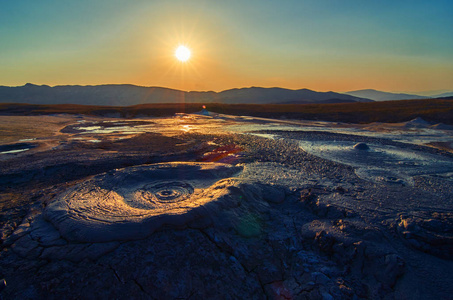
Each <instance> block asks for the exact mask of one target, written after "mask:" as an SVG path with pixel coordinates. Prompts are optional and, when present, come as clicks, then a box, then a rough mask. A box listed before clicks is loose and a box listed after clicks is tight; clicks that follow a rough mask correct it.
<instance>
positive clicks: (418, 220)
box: [398, 213, 453, 260]
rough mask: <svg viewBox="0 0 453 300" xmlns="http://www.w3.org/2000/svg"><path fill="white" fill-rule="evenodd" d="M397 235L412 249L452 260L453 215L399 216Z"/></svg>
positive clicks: (422, 214)
mask: <svg viewBox="0 0 453 300" xmlns="http://www.w3.org/2000/svg"><path fill="white" fill-rule="evenodd" d="M398 233H399V234H400V236H401V237H402V238H403V239H404V240H405V241H406V242H407V243H408V244H409V245H410V246H412V247H413V248H415V249H418V250H420V251H423V252H425V253H429V254H432V255H435V256H438V257H441V258H444V259H448V260H453V214H451V213H431V214H428V213H416V214H414V215H410V216H409V215H401V216H400V219H399V222H398Z"/></svg>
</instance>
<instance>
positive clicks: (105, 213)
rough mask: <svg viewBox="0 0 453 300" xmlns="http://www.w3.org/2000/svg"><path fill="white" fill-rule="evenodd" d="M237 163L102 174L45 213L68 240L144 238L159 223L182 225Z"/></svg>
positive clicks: (198, 211)
mask: <svg viewBox="0 0 453 300" xmlns="http://www.w3.org/2000/svg"><path fill="white" fill-rule="evenodd" d="M241 170H242V168H240V167H233V166H231V165H225V164H218V163H165V164H154V165H142V166H137V167H130V168H125V169H120V170H116V171H112V172H108V173H104V174H101V175H98V176H95V177H94V178H92V179H90V180H88V181H86V182H83V183H81V184H79V185H76V186H75V187H73V188H72V189H70V190H69V191H67V192H66V193H64V194H63V195H61V196H60V197H58V198H57V200H56V201H55V202H53V203H51V204H50V205H49V206H48V207H47V208H46V211H45V218H46V219H47V220H48V221H50V222H51V223H53V224H54V226H55V227H56V228H57V229H58V230H59V231H60V233H61V235H62V236H63V237H64V238H66V239H67V240H70V241H77V242H109V241H117V240H134V239H140V238H144V237H146V236H148V235H149V234H151V233H152V232H153V231H155V230H156V229H158V228H159V227H161V226H162V225H164V224H165V225H174V226H183V225H184V224H186V223H187V222H190V221H192V220H194V219H196V218H200V217H203V215H204V214H206V213H207V211H206V210H205V209H201V208H203V206H204V205H206V204H207V203H209V202H211V201H213V200H215V199H216V198H218V196H219V195H221V194H222V191H223V190H225V189H228V186H225V185H222V187H223V188H221V187H220V186H217V188H216V187H213V188H211V189H210V187H211V186H212V185H214V184H215V183H216V182H217V181H220V180H222V179H225V178H228V177H231V176H233V175H234V174H236V173H238V172H239V171H241Z"/></svg>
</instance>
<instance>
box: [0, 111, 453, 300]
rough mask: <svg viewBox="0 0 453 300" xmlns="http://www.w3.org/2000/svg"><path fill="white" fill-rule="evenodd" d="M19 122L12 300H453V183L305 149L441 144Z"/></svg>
mask: <svg viewBox="0 0 453 300" xmlns="http://www.w3.org/2000/svg"><path fill="white" fill-rule="evenodd" d="M0 118H3V117H0ZM7 118H8V119H7V122H8V126H7V127H8V128H10V130H9V131H8V132H9V133H8V136H9V137H8V140H6V138H5V139H3V141H4V142H2V145H0V152H2V151H3V152H8V151H11V150H12V151H14V150H23V149H30V150H27V151H22V152H12V153H5V154H1V155H0V165H1V168H0V199H1V201H0V208H1V212H0V217H1V219H0V226H1V228H2V230H1V234H2V236H1V238H2V239H1V247H2V251H1V253H0V262H1V263H0V279H2V278H4V280H5V281H4V282H0V289H1V292H0V295H1V296H2V298H3V299H62V298H63V299H124V298H128V299H362V298H363V299H394V298H396V299H451V295H453V272H451V270H453V255H452V253H453V188H452V186H453V184H452V181H451V178H448V177H445V176H435V174H431V175H415V176H412V180H411V183H410V184H407V183H405V182H386V181H372V180H366V179H363V178H362V177H360V176H358V175H357V173H356V169H355V168H354V167H352V166H348V165H345V164H340V163H337V162H334V161H331V160H326V159H322V158H320V157H317V156H314V155H312V154H308V153H307V152H305V151H303V150H302V149H301V148H300V146H299V144H298V143H297V142H296V141H297V140H316V139H318V140H319V139H323V140H338V139H340V140H341V139H343V140H348V139H353V140H354V141H357V142H364V143H374V144H376V143H381V144H391V145H393V146H395V147H396V146H398V147H405V148H411V147H415V148H414V150H417V151H425V152H427V153H431V154H432V155H439V156H442V158H443V159H446V160H451V159H452V158H451V155H449V154H448V153H447V152H443V151H442V150H436V149H430V148H427V147H423V146H410V145H402V144H401V143H397V144H395V142H392V141H389V140H385V139H381V140H379V139H375V138H370V137H357V136H355V137H352V136H348V135H339V134H330V133H323V132H288V131H284V132H282V131H272V132H269V131H266V132H262V133H267V134H269V133H272V134H274V136H275V137H276V138H274V139H269V138H264V137H260V136H254V135H249V134H247V135H246V134H239V133H231V132H228V131H227V130H225V128H226V126H229V125H237V124H240V122H241V121H240V120H237V119H234V120H226V119H217V120H214V119H209V118H204V117H203V118H201V117H200V118H198V117H190V116H189V117H187V116H179V117H175V118H162V119H146V120H145V119H143V120H135V121H133V123H128V122H130V120H123V121H121V120H110V119H108V120H107V119H101V118H86V117H81V116H78V117H77V116H55V117H27V118H28V119H27V122H28V123H27V124H28V126H24V124H23V120H22V122H20V123H14V120H12V119H9V118H14V117H7ZM46 118H47V119H46ZM2 121H3V123H2V124H5V122H6V121H5V119H3V120H2ZM243 121H244V122H245V121H247V122H252V121H250V120H243ZM253 122H258V121H256V120H255V121H253ZM260 122H264V121H262V120H261V121H260ZM18 124H21V125H20V128H21V129H20V134H19V133H18V135H19V136H20V138H17V140H16V141H14V139H13V138H11V136H14V130H12V129H11V128H14V126H16V125H17V126H18ZM125 124H126V125H127V126H125ZM40 127H44V128H45V131H41V130H40ZM24 128H25V129H24ZM131 128H140V130H138V131H137V130H135V131H134V130H131ZM43 132H45V133H43ZM37 133H41V134H40V135H36V134H37ZM30 138H34V139H32V140H29V139H30ZM19 139H23V140H22V141H19ZM19 144H21V145H19ZM1 147H3V148H1ZM194 170H195V171H194ZM200 170H201V171H200ZM226 170H230V171H226ZM452 171H453V170H452ZM206 172H208V173H206ZM103 199H104V200H103ZM81 201H83V205H82V204H81V203H82V202H81ZM110 203H114V205H110ZM68 220H69V221H68Z"/></svg>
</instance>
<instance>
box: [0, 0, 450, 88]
mask: <svg viewBox="0 0 453 300" xmlns="http://www.w3.org/2000/svg"><path fill="white" fill-rule="evenodd" d="M180 43H182V44H186V45H187V46H188V47H189V48H191V49H192V58H191V60H190V61H189V62H187V63H180V62H177V61H176V59H175V58H174V56H173V52H174V50H175V49H176V47H177V46H178V44H180ZM27 82H31V83H35V84H47V85H51V86H53V85H65V84H80V85H94V84H107V83H118V84H119V83H130V84H136V85H143V86H164V87H170V88H176V89H183V90H214V91H221V90H225V89H229V88H235V87H247V86H263V87H273V86H280V87H284V88H291V89H299V88H309V89H313V90H317V91H328V90H334V91H348V90H356V89H364V88H375V89H379V90H386V91H405V92H418V91H427V90H453V1H451V0H433V1H427V0H425V1H418V0H392V1H387V0H379V1H378V0H370V1H367V0H357V1H356V0H309V1H308V0H294V1H289V0H287V1H284V0H282V1H268V0H260V1H258V0H248V1H235V0H229V1H224V0H222V1H217V0H209V1H208V0H206V1H203V0H191V1H177V0H167V1H151V0H146V1H145V0H143V1H142V0H128V1H123V0H77V1H74V0H71V1H66V0H60V1H53V0H52V1H48V0H40V1H36V0H16V1H1V5H0V85H9V86H18V85H23V84H25V83H27Z"/></svg>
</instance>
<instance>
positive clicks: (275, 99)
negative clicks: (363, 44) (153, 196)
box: [0, 83, 371, 106]
mask: <svg viewBox="0 0 453 300" xmlns="http://www.w3.org/2000/svg"><path fill="white" fill-rule="evenodd" d="M370 101H371V100H369V99H364V98H361V97H356V96H351V95H345V94H340V93H335V92H316V91H312V90H309V89H300V90H290V89H283V88H260V87H250V88H240V89H231V90H226V91H222V92H219V93H217V92H212V91H209V92H196V91H192V92H185V91H180V90H175V89H169V88H163V87H143V86H136V85H129V84H121V85H95V86H79V85H65V86H55V87H50V86H47V85H34V84H30V83H27V84H26V85H24V86H17V87H8V86H0V103H26V104H83V105H114V106H130V105H137V104H147V103H225V104H306V103H348V102H370Z"/></svg>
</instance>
